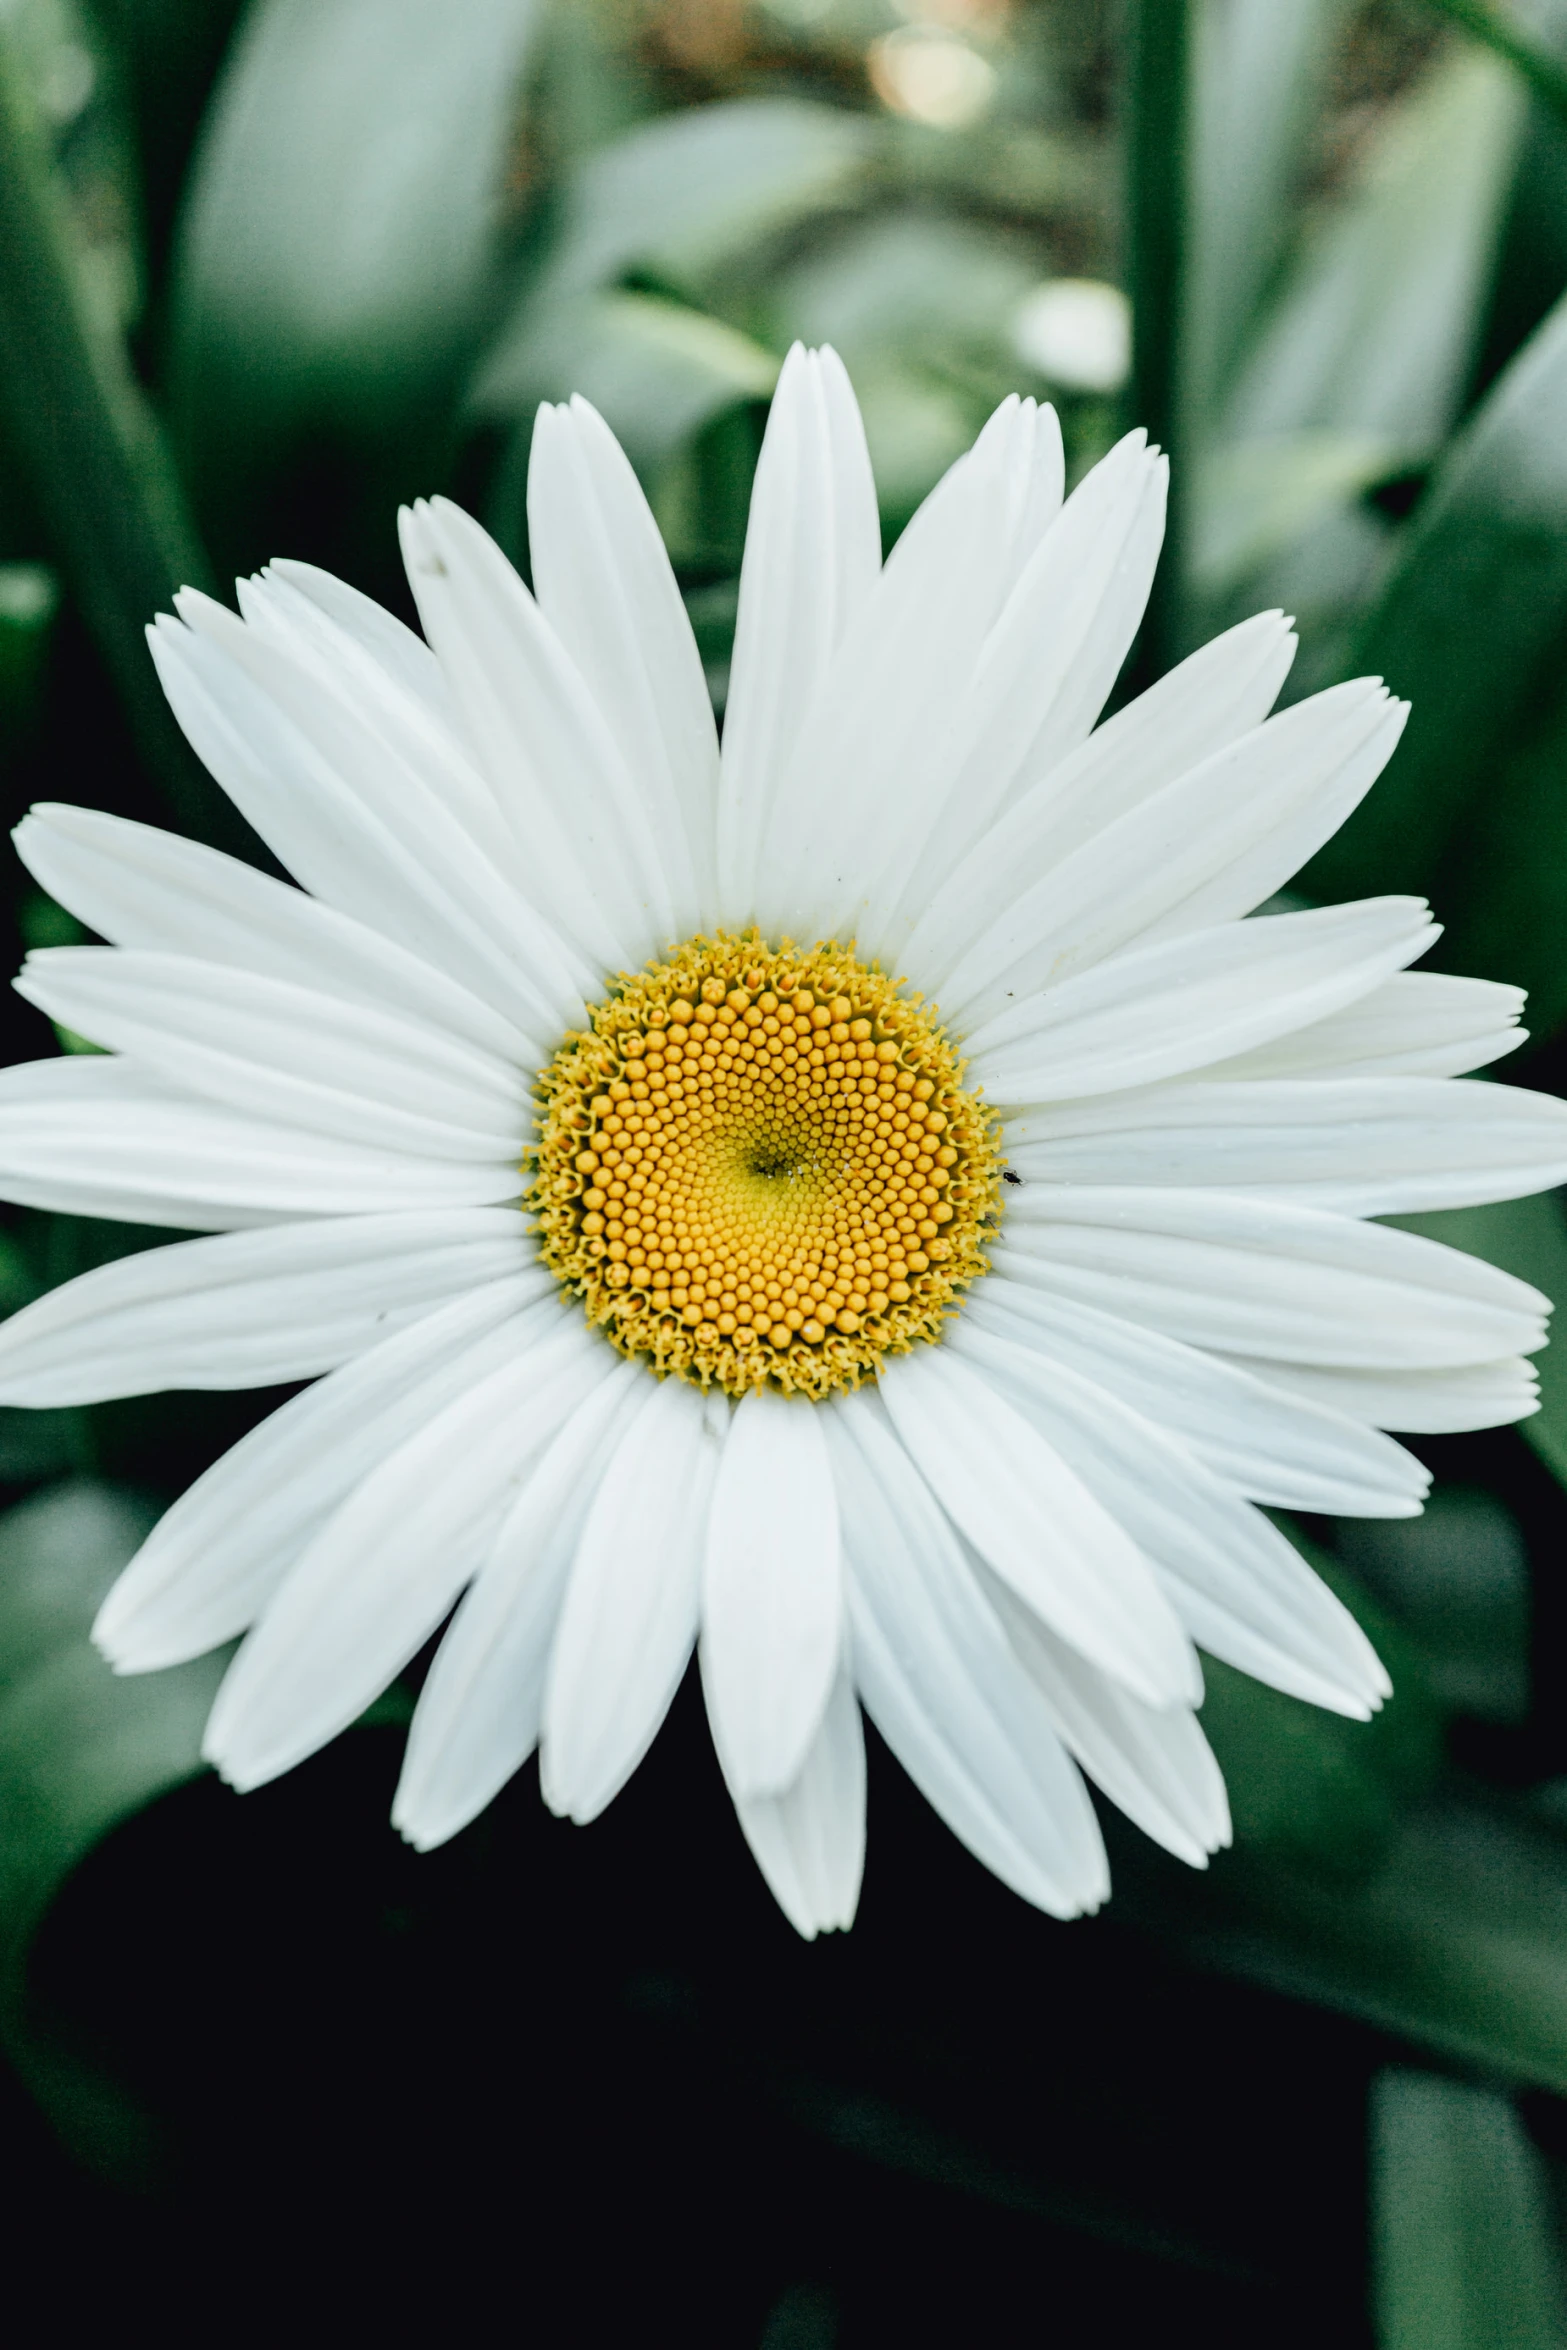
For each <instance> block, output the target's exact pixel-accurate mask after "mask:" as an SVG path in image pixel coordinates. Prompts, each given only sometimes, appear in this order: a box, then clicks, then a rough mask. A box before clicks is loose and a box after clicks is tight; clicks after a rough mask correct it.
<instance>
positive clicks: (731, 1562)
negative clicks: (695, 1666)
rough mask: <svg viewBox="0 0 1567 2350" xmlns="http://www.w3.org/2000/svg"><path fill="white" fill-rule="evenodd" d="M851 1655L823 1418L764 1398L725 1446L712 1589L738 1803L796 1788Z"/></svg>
mask: <svg viewBox="0 0 1567 2350" xmlns="http://www.w3.org/2000/svg"><path fill="white" fill-rule="evenodd" d="M842 1646H843V1559H842V1550H841V1545H840V1540H839V1532H838V1504H837V1498H836V1495H835V1492H834V1488H833V1481H832V1468H831V1464H830V1463H829V1461H828V1458H827V1447H826V1443H825V1440H824V1437H823V1433H822V1428H821V1424H820V1418H819V1407H818V1406H817V1405H816V1404H813V1403H810V1402H808V1401H806V1399H805V1398H803V1397H799V1396H784V1395H778V1394H774V1393H772V1392H771V1391H769V1390H767V1389H763V1388H758V1389H754V1390H753V1391H752V1393H751V1394H749V1395H747V1396H745V1397H744V1398H743V1400H742V1401H741V1403H740V1404H739V1406H738V1407H737V1409H736V1411H735V1415H734V1421H733V1425H732V1426H731V1428H730V1431H729V1437H728V1441H727V1443H726V1444H725V1446H724V1457H723V1462H722V1465H721V1466H720V1468H719V1472H718V1483H717V1485H716V1487H715V1489H714V1493H713V1507H712V1513H711V1516H710V1518H709V1520H708V1528H707V1557H706V1564H705V1567H704V1570H703V1577H702V1686H703V1689H704V1690H705V1691H706V1693H707V1706H708V1713H709V1716H710V1718H711V1721H712V1724H713V1740H714V1744H715V1745H716V1746H717V1748H718V1751H719V1756H720V1759H721V1761H722V1763H723V1769H724V1776H725V1778H726V1779H727V1780H728V1782H729V1786H730V1789H731V1791H732V1793H733V1794H734V1795H735V1797H736V1799H737V1800H738V1799H739V1798H740V1797H742V1796H763V1795H781V1794H782V1793H783V1792H784V1791H785V1790H786V1789H787V1788H789V1787H792V1786H793V1784H794V1782H795V1780H796V1779H797V1778H798V1777H799V1775H800V1771H801V1769H802V1767H803V1765H804V1761H805V1756H806V1753H807V1751H808V1749H809V1747H810V1744H811V1741H812V1739H813V1738H814V1737H815V1735H816V1732H817V1729H818V1727H819V1726H820V1723H821V1719H822V1714H823V1712H824V1711H825V1709H826V1705H827V1698H828V1694H829V1692H830V1691H831V1688H832V1684H833V1675H834V1673H835V1672H836V1670H837V1667H838V1659H839V1656H840V1653H841V1651H842Z"/></svg>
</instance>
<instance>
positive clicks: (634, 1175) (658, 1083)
mask: <svg viewBox="0 0 1567 2350" xmlns="http://www.w3.org/2000/svg"><path fill="white" fill-rule="evenodd" d="M590 1019H591V1027H590V1029H589V1030H588V1032H587V1033H586V1034H581V1035H572V1036H569V1037H568V1038H567V1039H566V1041H565V1043H564V1044H563V1045H562V1046H561V1049H560V1051H559V1052H558V1053H557V1054H556V1056H555V1058H554V1060H553V1061H552V1062H551V1063H550V1065H549V1067H548V1068H547V1069H546V1070H545V1072H544V1074H543V1076H542V1078H541V1079H540V1083H539V1094H540V1101H541V1115H540V1118H539V1127H540V1137H541V1138H540V1141H539V1142H538V1144H537V1145H536V1147H535V1150H534V1152H533V1154H532V1156H533V1160H534V1167H533V1175H534V1181H533V1190H532V1204H533V1206H534V1209H535V1211H536V1214H537V1218H538V1227H539V1235H540V1243H541V1248H542V1253H543V1256H544V1260H545V1262H546V1263H547V1264H548V1265H549V1266H550V1268H551V1269H552V1271H553V1272H555V1273H556V1274H557V1275H558V1277H559V1278H560V1280H561V1281H562V1282H564V1283H565V1284H567V1285H568V1286H569V1287H570V1288H571V1289H572V1290H573V1291H574V1292H575V1293H576V1294H577V1295H578V1296H579V1297H580V1298H581V1299H582V1302H583V1304H584V1307H585V1309H586V1311H587V1314H588V1318H589V1320H590V1321H592V1322H594V1323H596V1324H598V1325H600V1326H601V1327H602V1328H603V1329H604V1330H605V1332H606V1334H607V1335H608V1336H609V1337H610V1339H611V1340H612V1341H613V1342H614V1344H615V1345H616V1346H617V1347H619V1348H620V1349H621V1351H622V1352H623V1353H626V1354H630V1355H640V1356H645V1357H647V1358H648V1359H649V1360H650V1363H651V1365H652V1367H653V1368H654V1369H655V1370H657V1371H659V1372H673V1373H674V1374H675V1375H676V1376H678V1377H680V1378H683V1379H690V1380H693V1381H695V1382H697V1383H698V1384H699V1385H701V1386H703V1387H707V1386H710V1385H717V1386H718V1387H720V1388H722V1389H724V1390H725V1391H726V1392H727V1393H729V1394H731V1395H743V1394H744V1393H746V1392H747V1390H749V1389H751V1388H754V1387H757V1386H760V1385H761V1384H762V1383H763V1382H765V1381H768V1380H771V1381H773V1382H774V1383H775V1384H776V1385H777V1386H779V1387H781V1388H782V1389H784V1390H785V1391H786V1392H790V1393H795V1392H798V1393H803V1394H806V1395H812V1396H818V1397H820V1396H825V1395H829V1394H831V1393H833V1392H834V1391H835V1390H837V1389H840V1388H845V1387H852V1386H855V1385H857V1384H858V1383H859V1382H860V1381H861V1380H862V1379H864V1378H866V1377H867V1376H868V1375H871V1374H873V1373H874V1371H875V1368H876V1364H877V1362H878V1361H879V1360H880V1358H881V1357H882V1356H883V1355H884V1354H888V1353H901V1352H904V1351H906V1350H907V1349H908V1348H909V1347H910V1346H912V1345H914V1344H915V1343H916V1342H917V1341H919V1340H921V1339H934V1338H937V1337H939V1336H940V1334H941V1325H942V1320H943V1317H944V1316H945V1315H946V1314H947V1313H949V1312H950V1311H951V1310H952V1308H953V1306H954V1304H955V1302H956V1301H957V1300H958V1298H959V1295H960V1292H961V1291H962V1289H963V1287H964V1285H965V1284H966V1283H967V1282H970V1281H972V1280H973V1279H974V1278H975V1276H976V1275H977V1274H980V1273H983V1272H984V1270H985V1257H984V1253H983V1243H984V1238H985V1234H986V1231H987V1229H988V1228H989V1227H990V1226H991V1225H992V1224H993V1222H994V1217H995V1209H996V1198H997V1174H998V1167H997V1159H996V1151H995V1145H994V1142H993V1139H992V1135H991V1130H990V1126H989V1123H988V1120H987V1116H986V1113H985V1110H984V1108H983V1105H982V1104H981V1103H980V1101H979V1100H978V1099H977V1098H976V1097H975V1096H974V1095H973V1094H971V1093H967V1092H965V1091H964V1088H963V1084H962V1077H963V1069H962V1064H961V1062H960V1061H959V1060H958V1059H957V1058H956V1056H955V1054H954V1053H953V1050H952V1047H951V1045H950V1044H949V1043H948V1042H947V1039H946V1037H945V1036H944V1035H943V1033H942V1031H941V1029H940V1027H939V1026H938V1024H937V1022H936V1020H935V1018H934V1016H933V1012H932V1011H931V1010H930V1009H928V1008H926V1007H924V1006H923V1005H922V1004H921V1002H920V1000H919V999H918V998H913V999H910V998H907V997H904V996H902V995H900V994H899V992H898V989H897V985H896V983H895V982H894V981H892V980H889V979H887V978H885V977H883V975H882V974H881V973H880V972H878V971H874V970H870V969H868V968H867V967H866V966H865V965H863V964H861V963H859V962H857V961H856V960H855V958H854V957H853V956H852V955H851V954H846V953H842V952H840V951H839V950H838V949H837V948H835V947H831V946H818V947H817V948H815V949H814V950H813V951H812V952H810V953H800V952H797V951H796V950H794V949H793V948H791V947H790V946H789V945H788V944H787V943H785V945H784V946H783V947H782V948H781V949H780V950H779V951H777V952H773V951H770V950H769V949H768V948H767V947H766V946H764V945H763V944H762V943H761V941H760V940H759V939H757V938H756V937H755V936H754V934H748V935H746V936H744V937H740V938H733V937H726V936H723V935H720V936H718V937H716V938H712V939H707V938H698V939H694V940H692V941H691V942H690V943H689V944H688V945H687V946H686V947H684V948H683V949H681V950H680V951H679V952H678V953H677V954H676V955H674V956H673V957H672V958H671V959H670V960H669V961H668V962H667V963H658V964H653V965H651V966H650V967H649V968H648V969H647V970H646V971H643V972H640V973H638V974H637V975H636V976H635V977H633V978H627V979H624V980H623V981H622V982H621V985H620V987H619V988H618V990H617V992H616V993H615V994H614V995H613V996H611V997H610V998H608V999H607V1000H606V1001H605V1002H603V1003H601V1004H599V1005H597V1006H596V1007H595V1008H594V1010H593V1011H592V1013H591V1015H590Z"/></svg>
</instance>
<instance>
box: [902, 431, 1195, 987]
mask: <svg viewBox="0 0 1567 2350" xmlns="http://www.w3.org/2000/svg"><path fill="white" fill-rule="evenodd" d="M1168 479H1169V465H1168V463H1167V461H1166V460H1165V459H1164V458H1163V457H1161V456H1159V455H1158V454H1157V452H1156V451H1153V450H1150V449H1147V448H1145V447H1144V445H1143V436H1142V435H1141V434H1140V433H1134V434H1130V435H1128V437H1127V438H1126V439H1125V440H1124V441H1122V442H1121V443H1120V444H1119V445H1118V447H1116V448H1115V449H1112V450H1111V452H1110V454H1109V455H1108V456H1107V457H1105V458H1102V459H1101V461H1100V462H1099V464H1097V465H1096V466H1094V467H1093V468H1092V469H1091V470H1090V472H1089V473H1088V474H1087V475H1086V476H1085V477H1084V479H1083V480H1082V481H1080V482H1079V483H1078V485H1077V488H1076V489H1075V490H1074V491H1073V492H1072V495H1071V496H1070V498H1068V500H1067V502H1066V504H1065V506H1064V507H1063V508H1062V510H1061V512H1060V514H1059V515H1058V517H1057V518H1056V520H1055V522H1054V523H1053V524H1052V526H1051V527H1050V529H1049V530H1048V531H1047V532H1046V533H1045V535H1044V538H1043V539H1042V540H1041V542H1040V544H1039V546H1038V547H1037V548H1036V549H1035V551H1034V554H1033V556H1032V557H1031V558H1030V560H1029V562H1028V564H1027V566H1026V568H1025V569H1024V571H1023V573H1022V576H1021V577H1020V578H1019V580H1018V581H1017V583H1016V585H1015V586H1014V588H1013V590H1012V593H1011V595H1010V596H1009V598H1008V599H1007V602H1006V605H1005V606H1004V608H1003V609H1002V611H1001V612H1000V614H999V615H998V617H997V619H996V622H995V624H994V626H993V627H992V629H991V631H990V633H989V635H988V636H987V638H986V640H985V643H984V646H983V647H982V649H981V652H980V655H979V659H978V661H977V662H976V664H975V668H974V673H973V677H972V680H971V682H970V685H969V689H968V693H967V695H966V697H965V701H964V703H963V705H962V706H961V707H960V708H959V709H957V710H955V711H954V712H953V713H952V723H951V727H950V740H949V742H948V744H947V745H946V746H945V754H944V755H945V759H946V763H947V781H946V796H945V799H944V803H943V805H942V807H941V809H940V812H939V814H938V815H937V817H936V820H935V822H934V823H933V824H932V825H931V826H930V828H929V830H928V833H927V834H926V836H925V837H924V839H923V842H922V841H921V840H920V838H919V837H917V835H916V831H915V827H914V826H912V825H910V824H909V823H908V821H907V806H906V802H905V801H904V800H903V799H902V798H901V797H899V798H898V799H897V800H896V801H894V799H893V797H892V794H891V792H889V794H888V797H887V799H886V800H885V801H884V803H883V805H882V807H881V808H880V809H873V810H871V811H870V816H871V823H870V825H869V826H868V827H867V828H866V829H865V831H864V833H863V834H862V836H861V837H862V838H863V840H864V843H865V852H866V854H867V856H869V855H872V854H873V853H874V852H875V851H876V850H877V849H883V850H884V848H885V845H886V843H887V841H888V839H889V837H890V839H891V841H892V843H893V845H894V849H895V853H894V855H893V856H892V857H891V858H885V856H883V858H882V859H880V860H878V864H877V865H873V866H871V867H870V868H869V869H868V872H867V881H868V882H869V884H870V886H869V905H868V908H867V912H866V914H865V916H864V918H863V919H862V921H861V924H860V933H861V937H862V940H864V941H865V942H866V943H867V946H868V947H869V948H870V949H872V950H875V951H881V952H884V953H886V952H893V953H895V952H897V951H898V942H901V941H902V940H904V939H906V938H907V936H908V934H909V932H910V930H912V929H913V927H914V925H915V924H916V923H917V922H918V920H919V918H920V915H921V913H922V912H923V910H924V908H925V906H926V905H927V904H928V903H929V900H930V896H931V892H932V890H933V889H935V888H937V887H938V886H939V885H940V883H941V882H942V881H943V880H945V878H946V877H947V875H948V874H950V873H951V871H952V869H953V867H954V865H955V864H957V862H958V861H959V859H960V858H962V857H963V856H965V855H966V854H967V852H968V850H969V849H970V848H971V847H972V846H973V845H974V843H975V841H976V840H978V839H979V838H980V837H981V835H982V834H983V833H985V832H986V831H987V830H988V829H989V827H990V825H991V824H992V823H993V821H994V820H995V818H996V816H997V815H998V814H999V813H1000V811H1001V810H1002V808H1004V807H1005V806H1006V805H1007V803H1008V802H1009V801H1010V800H1011V799H1012V798H1014V797H1015V796H1016V793H1017V791H1018V789H1019V788H1020V787H1021V786H1024V785H1028V784H1032V783H1034V782H1035V781H1036V780H1038V779H1040V778H1042V777H1044V776H1046V775H1049V774H1050V773H1051V772H1052V770H1054V769H1056V768H1058V767H1059V766H1060V765H1061V763H1062V761H1063V760H1064V759H1066V758H1067V757H1068V756H1069V755H1070V754H1071V753H1072V752H1073V751H1075V750H1076V749H1077V748H1078V747H1079V745H1080V744H1081V743H1082V742H1083V741H1084V740H1085V739H1086V737H1087V735H1088V732H1089V729H1090V728H1091V727H1092V725H1093V724H1094V721H1095V720H1096V719H1097V717H1098V716H1099V712H1100V710H1101V708H1102V707H1103V704H1104V702H1105V699H1106V697H1107V695H1108V694H1109V692H1110V689H1111V687H1112V686H1113V685H1114V683H1115V681H1116V678H1117V676H1118V674H1119V673H1120V669H1121V665H1122V663H1123V662H1124V660H1125V659H1126V655H1127V652H1128V650H1129V649H1130V646H1131V642H1132V638H1133V636H1134V635H1135V634H1136V632H1137V628H1138V624H1139V623H1140V621H1141V619H1142V616H1143V610H1144V607H1145V605H1146V604H1147V601H1148V591H1149V588H1150V587H1151V585H1152V583H1153V575H1154V566H1155V564H1156V563H1157V561H1158V559H1159V549H1160V546H1161V544H1162V543H1163V539H1164V511H1165V494H1166V488H1167V484H1168ZM889 780H890V779H889ZM895 818H896V819H897V821H896V822H894V819H895ZM878 834H879V835H880V838H878V837H877V836H878ZM878 872H879V878H877V879H876V880H874V881H870V875H871V874H874V873H878ZM900 901H901V902H902V903H903V904H904V905H905V906H906V907H907V909H908V911H907V914H906V916H905V918H904V919H902V920H901V921H894V922H892V923H891V924H890V925H889V922H888V915H889V913H890V911H891V909H892V907H893V906H894V905H895V904H897V903H899V902H900Z"/></svg>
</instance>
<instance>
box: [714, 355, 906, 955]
mask: <svg viewBox="0 0 1567 2350" xmlns="http://www.w3.org/2000/svg"><path fill="white" fill-rule="evenodd" d="M880 569H881V525H880V522H879V520H878V518H877V512H876V489H875V484H874V482H873V481H872V478H871V469H870V457H869V455H868V453H867V451H866V447H865V431H864V427H863V426H862V424H861V423H860V412H859V408H858V406H857V404H856V402H855V398H854V394H853V391H852V390H851V389H850V386H849V381H848V378H847V376H846V375H845V374H844V371H843V363H842V361H841V360H840V359H839V358H838V355H837V353H836V352H833V351H806V350H805V349H804V348H803V347H802V346H801V345H800V344H798V343H796V344H795V346H794V348H793V350H792V351H791V352H790V353H789V356H788V358H787V359H786V360H785V361H784V364H783V372H782V373H781V374H780V376H779V378H778V387H777V390H776V391H775V392H774V394H773V404H772V410H771V413H770V414H769V416H768V419H767V431H766V434H765V436H764V438H763V442H762V454H761V457H760V459H759V460H758V463H757V468H756V480H755V483H754V485H753V487H752V491H751V514H750V520H749V523H748V525H747V528H746V535H745V555H744V559H743V561H742V563H741V568H740V608H739V614H738V617H737V620H736V624H735V647H734V662H733V666H732V668H731V670H730V677H729V699H728V704H727V707H726V709H725V713H724V751H723V781H722V784H721V786H720V802H719V815H718V885H719V903H720V906H721V907H722V909H723V916H724V920H725V922H726V924H728V925H729V926H730V927H731V928H739V927H741V926H743V924H744V923H745V922H746V921H747V920H749V919H750V918H751V917H752V915H753V914H754V913H755V911H756V890H757V886H758V881H759V878H760V875H759V871H758V859H759V857H760V856H761V851H762V843H763V840H764V839H765V837H766V834H767V829H768V824H769V819H770V818H771V816H772V813H773V810H774V807H775V804H776V802H777V799H778V795H779V792H780V790H781V789H782V785H783V780H784V777H785V776H786V774H787V772H788V768H789V764H790V759H791V756H792V753H793V751H794V747H795V744H796V742H797V739H798V737H799V734H800V731H801V728H802V726H803V725H804V723H805V721H806V719H807V718H808V716H809V714H810V711H811V709H812V706H813V704H814V703H815V701H816V700H817V698H818V696H819V694H820V692H821V689H822V685H823V682H824V680H825V678H826V676H827V673H828V670H829V667H830V665H831V662H832V659H833V655H834V653H835V652H836V651H837V649H838V647H839V645H840V644H841V643H842V641H843V639H844V636H845V634H846V632H847V631H848V630H850V628H851V627H852V625H853V623H854V622H855V620H856V619H857V617H858V616H859V614H860V613H861V612H862V611H863V610H864V609H865V606H866V604H867V602H868V600H869V598H870V596H871V593H872V590H873V589H874V587H875V585H876V581H877V576H878V573H879V572H880Z"/></svg>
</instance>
